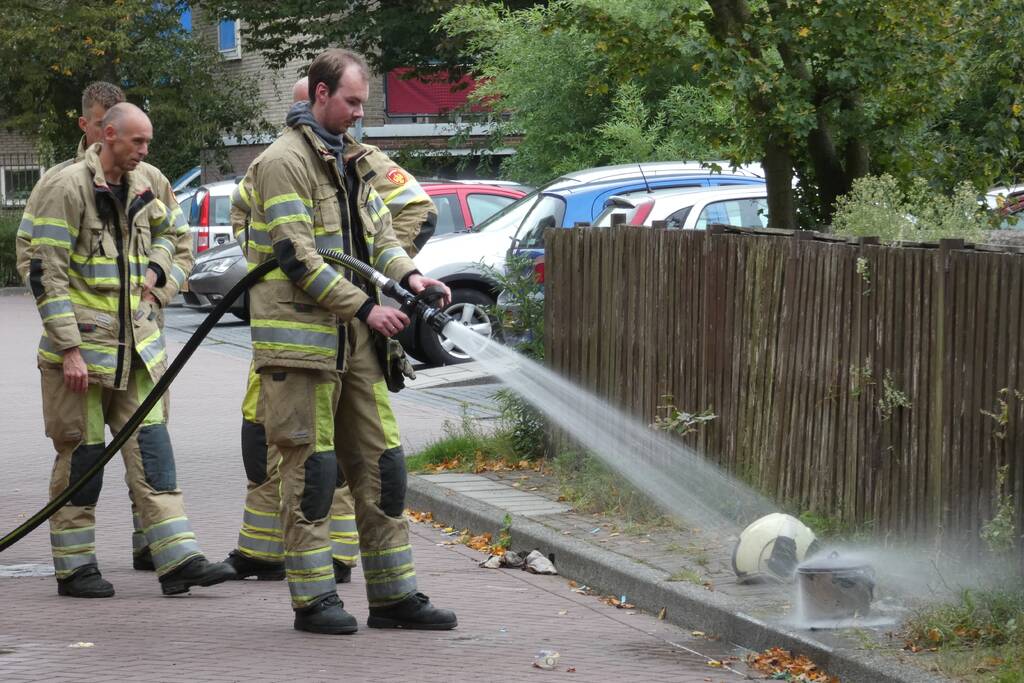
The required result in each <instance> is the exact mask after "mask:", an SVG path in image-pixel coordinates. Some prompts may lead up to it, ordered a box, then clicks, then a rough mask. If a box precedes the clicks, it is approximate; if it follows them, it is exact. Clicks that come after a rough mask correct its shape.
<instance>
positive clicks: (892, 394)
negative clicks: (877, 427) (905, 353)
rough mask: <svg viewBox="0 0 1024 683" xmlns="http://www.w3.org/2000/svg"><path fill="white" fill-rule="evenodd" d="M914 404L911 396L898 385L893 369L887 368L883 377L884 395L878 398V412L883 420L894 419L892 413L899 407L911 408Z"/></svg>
mask: <svg viewBox="0 0 1024 683" xmlns="http://www.w3.org/2000/svg"><path fill="white" fill-rule="evenodd" d="M912 406H913V404H912V403H911V402H910V398H909V397H908V396H907V395H906V394H905V393H904V392H903V391H902V390H901V389H900V388H899V387H897V386H896V380H895V379H893V376H892V371H891V370H886V371H885V377H883V378H882V396H881V398H879V399H878V414H879V415H880V416H881V417H882V421H883V422H885V421H887V420H890V419H892V415H893V413H894V412H896V410H897V409H898V408H911V407H912Z"/></svg>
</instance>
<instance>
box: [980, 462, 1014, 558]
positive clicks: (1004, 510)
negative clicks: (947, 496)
mask: <svg viewBox="0 0 1024 683" xmlns="http://www.w3.org/2000/svg"><path fill="white" fill-rule="evenodd" d="M1009 471H1010V466H1009V465H1003V466H1002V467H1000V468H999V471H998V472H997V473H996V501H995V503H996V514H995V516H993V517H992V519H990V520H988V521H987V522H985V523H984V524H982V526H981V540H983V541H985V545H987V546H988V549H989V550H990V551H991V552H992V553H994V554H997V555H1002V554H1006V553H1009V552H1010V551H1012V550H1013V549H1014V548H1015V547H1016V545H1017V525H1016V524H1015V523H1014V508H1015V507H1016V506H1015V505H1014V504H1013V496H1012V495H1011V494H1009V493H1007V492H1006V478H1007V476H1008V474H1009Z"/></svg>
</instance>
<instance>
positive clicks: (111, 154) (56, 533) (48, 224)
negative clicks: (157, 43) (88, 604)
mask: <svg viewBox="0 0 1024 683" xmlns="http://www.w3.org/2000/svg"><path fill="white" fill-rule="evenodd" d="M101 127H102V134H103V139H102V142H101V143H100V144H97V145H94V146H92V147H89V148H88V149H87V150H86V152H85V156H84V158H83V159H82V160H81V161H78V162H75V163H72V164H70V165H68V166H66V167H65V168H63V169H61V170H59V171H57V172H56V173H54V174H53V175H52V177H50V178H48V179H47V182H46V183H43V184H41V186H40V187H37V188H36V190H34V191H33V197H32V198H31V199H30V204H31V205H32V206H33V207H35V208H36V214H35V216H34V218H33V219H32V241H31V244H30V246H29V249H28V255H29V273H28V282H29V286H30V288H31V290H32V294H33V295H34V296H35V298H36V305H37V307H38V309H39V314H40V317H41V318H42V323H43V336H42V339H41V340H40V343H39V350H38V364H39V370H40V374H41V380H42V394H43V419H44V423H45V427H46V434H47V436H49V437H50V439H51V440H52V441H53V445H54V448H55V450H56V451H57V457H56V460H55V462H54V466H53V472H52V475H51V479H50V494H51V496H55V495H57V494H58V493H59V492H60V491H62V490H63V489H65V488H66V487H67V486H68V485H69V484H70V483H71V482H73V481H76V480H77V479H79V478H81V476H82V475H83V473H84V472H86V471H87V470H88V469H89V468H90V467H91V466H92V465H93V464H94V463H95V462H96V461H97V460H98V458H99V457H100V456H101V455H102V453H103V451H104V448H105V444H104V441H105V435H104V426H107V427H109V428H110V429H111V431H112V432H117V431H118V430H120V429H121V428H122V427H123V426H124V424H125V423H126V422H127V420H128V418H129V417H130V416H131V415H132V413H134V412H135V410H136V409H137V408H138V407H139V405H140V404H141V402H142V400H143V399H144V398H145V397H146V396H147V395H148V394H149V392H150V390H151V389H152V387H153V385H154V384H155V383H156V382H157V381H158V380H159V378H160V377H161V375H162V374H163V372H164V370H165V369H166V365H167V353H166V350H165V348H164V339H163V334H162V331H161V329H160V326H159V325H158V324H157V322H156V317H157V304H156V300H155V295H154V292H155V290H156V289H158V288H159V287H162V286H164V285H165V284H166V282H167V279H168V277H169V276H172V274H178V275H176V277H181V278H182V279H183V278H184V275H185V274H186V273H187V272H188V270H189V269H190V268H191V265H192V250H191V239H190V235H189V233H188V230H187V227H186V226H185V224H184V222H183V220H182V219H181V213H180V211H177V212H176V211H175V209H176V208H177V207H176V205H175V202H174V198H173V196H171V195H170V192H169V188H170V184H169V183H168V182H167V181H166V179H162V182H161V183H160V184H159V185H158V186H156V187H153V186H151V184H150V183H149V182H148V180H149V179H148V178H147V177H146V176H145V175H144V174H142V173H140V172H139V171H138V168H139V165H140V164H141V163H142V160H143V159H144V158H145V157H146V155H147V153H148V149H149V143H150V141H151V140H152V137H153V128H152V125H151V124H150V122H149V118H148V117H147V116H146V114H145V113H144V112H143V111H142V110H141V109H139V108H138V107H136V106H134V105H131V104H127V103H122V104H117V105H114V106H113V107H111V108H110V109H109V110H108V111H107V113H106V114H105V115H104V117H103V119H102V121H101ZM121 453H122V455H123V457H124V463H125V470H126V474H125V480H126V482H127V484H128V487H129V489H130V491H131V494H132V499H133V500H134V501H135V503H136V504H137V505H138V508H139V515H140V520H141V525H142V530H143V533H144V534H145V539H146V543H147V545H148V547H149V548H150V550H151V553H152V559H153V563H154V565H155V567H156V573H157V576H158V577H159V581H160V585H161V589H162V591H163V593H164V594H165V595H174V594H177V593H184V592H186V591H188V590H189V588H191V587H192V586H196V585H199V586H210V585H213V584H216V583H220V582H222V581H225V580H227V579H229V578H231V577H232V576H233V575H234V570H233V569H232V568H231V567H230V566H228V565H226V564H224V563H216V564H211V563H209V562H207V560H206V558H205V557H204V556H203V554H202V552H201V551H200V549H199V546H198V544H197V543H196V539H195V534H194V533H193V532H192V530H191V527H190V525H189V521H188V518H187V517H186V515H185V510H184V504H183V502H182V496H181V491H180V490H179V489H178V488H177V482H176V476H175V465H174V454H173V451H172V449H171V442H170V437H169V436H168V434H167V427H166V415H165V412H164V409H163V405H162V404H157V406H156V407H154V408H153V410H152V411H151V412H150V413H149V415H147V416H146V418H145V420H144V421H143V423H142V426H141V427H140V428H139V429H138V431H137V432H136V433H135V434H133V435H132V436H131V438H129V439H128V441H126V442H125V444H124V446H123V447H122V449H121ZM102 482H103V479H102V472H101V473H100V474H98V475H96V476H95V477H94V478H93V479H92V480H90V482H89V483H88V484H87V485H86V486H85V487H84V488H83V489H82V490H81V491H79V492H78V493H77V494H76V495H75V496H73V497H72V498H71V500H70V501H69V502H68V504H67V505H65V506H63V507H62V508H60V509H59V510H57V512H56V513H54V515H53V516H52V517H51V518H50V542H51V546H52V550H53V561H54V569H55V572H56V578H57V592H58V594H59V595H64V596H71V597H83V598H103V597H110V596H112V595H113V594H114V588H113V586H112V585H111V584H110V583H109V582H108V581H106V580H105V579H103V577H102V575H101V574H100V571H99V566H98V561H97V556H96V541H95V506H96V502H97V500H98V498H99V493H100V488H101V486H102Z"/></svg>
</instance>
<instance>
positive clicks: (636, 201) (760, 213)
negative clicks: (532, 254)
mask: <svg viewBox="0 0 1024 683" xmlns="http://www.w3.org/2000/svg"><path fill="white" fill-rule="evenodd" d="M615 215H620V216H623V218H624V221H625V224H626V225H647V226H650V225H653V224H654V221H665V223H666V227H667V228H668V229H670V230H704V229H705V228H706V227H707V226H708V225H710V224H713V223H720V224H724V225H733V226H736V227H741V228H766V227H768V192H767V190H766V189H765V187H764V186H760V187H758V186H751V187H729V188H721V189H715V190H707V189H703V188H702V189H695V190H691V189H686V190H655V191H654V192H643V193H639V194H629V195H615V196H613V197H609V198H608V200H607V201H606V202H605V209H604V211H602V212H601V214H600V215H599V216H598V217H597V218H595V219H594V222H593V225H594V226H596V227H605V226H609V225H611V224H612V217H613V216H615ZM536 237H537V236H536V235H535V234H530V235H528V236H527V237H526V238H524V240H523V242H522V243H520V244H519V245H518V246H519V248H523V249H526V248H529V243H530V242H533V241H536Z"/></svg>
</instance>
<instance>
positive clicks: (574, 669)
mask: <svg viewBox="0 0 1024 683" xmlns="http://www.w3.org/2000/svg"><path fill="white" fill-rule="evenodd" d="M565 672H566V673H569V674H574V673H576V667H575V666H570V667H569V668H568V669H566V670H565Z"/></svg>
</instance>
